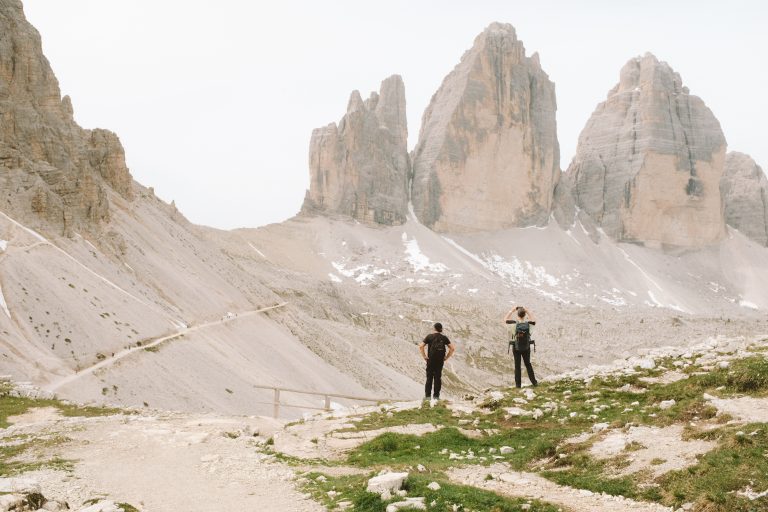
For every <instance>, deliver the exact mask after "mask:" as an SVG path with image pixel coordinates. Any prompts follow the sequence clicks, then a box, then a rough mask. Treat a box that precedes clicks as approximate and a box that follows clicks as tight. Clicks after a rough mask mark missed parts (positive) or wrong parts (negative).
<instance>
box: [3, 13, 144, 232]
mask: <svg viewBox="0 0 768 512" xmlns="http://www.w3.org/2000/svg"><path fill="white" fill-rule="evenodd" d="M0 119H1V120H2V121H1V122H0V184H2V185H1V186H2V190H3V192H4V197H3V200H2V203H0V209H2V210H3V211H6V212H8V213H11V214H13V215H16V216H17V217H19V218H21V219H23V220H24V221H25V222H28V223H29V224H31V225H33V226H35V227H38V228H39V229H41V230H42V231H45V232H54V233H64V234H71V233H73V232H74V231H90V230H94V229H98V226H99V223H100V222H102V221H105V220H108V219H109V192H108V191H109V189H110V188H111V189H113V190H114V191H115V192H117V193H118V194H119V195H121V196H123V197H124V198H126V199H128V200H130V199H132V198H133V190H132V186H133V180H132V178H131V175H130V173H129V171H128V168H127V166H126V164H125V155H124V152H123V148H122V146H121V144H120V141H119V140H118V138H117V136H116V135H115V134H113V133H111V132H108V131H106V130H85V129H82V128H81V127H80V126H78V125H77V123H75V121H74V119H73V112H72V104H71V101H70V99H69V97H67V96H65V97H63V98H62V97H61V92H60V90H59V84H58V81H57V80H56V77H55V76H54V74H53V71H52V70H51V67H50V65H49V63H48V60H47V59H46V58H45V56H44V55H43V52H42V47H41V41H40V35H39V34H38V32H37V30H35V28H34V27H32V25H30V24H29V23H28V22H27V21H26V19H25V17H24V11H23V8H22V4H21V2H20V1H18V0H0Z"/></svg>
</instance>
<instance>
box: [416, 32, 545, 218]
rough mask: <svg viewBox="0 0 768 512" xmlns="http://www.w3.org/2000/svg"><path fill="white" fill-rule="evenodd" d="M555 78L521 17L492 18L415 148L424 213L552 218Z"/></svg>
mask: <svg viewBox="0 0 768 512" xmlns="http://www.w3.org/2000/svg"><path fill="white" fill-rule="evenodd" d="M555 110H556V102H555V86H554V84H553V83H552V82H551V81H550V80H549V77H548V76H547V75H546V73H544V72H543V71H542V70H541V66H540V64H539V59H538V56H535V57H526V55H525V47H524V46H523V43H522V41H519V40H518V39H517V35H516V33H515V29H514V28H513V27H512V25H509V24H502V23H492V24H491V25H490V26H489V27H488V28H486V29H485V30H484V31H483V32H482V33H481V34H480V35H478V36H477V38H475V41H474V45H473V46H472V48H471V49H470V50H469V51H467V52H466V53H465V54H464V55H463V56H462V58H461V61H460V62H459V64H458V65H457V66H456V67H455V68H454V69H453V71H451V72H450V73H449V74H448V76H446V78H445V79H444V80H443V83H442V85H441V86H440V88H439V90H438V91H437V93H435V95H434V96H433V97H432V101H431V102H430V104H429V106H428V107H427V110H426V112H425V113H424V117H423V120H422V126H421V132H420V134H419V142H418V144H417V146H416V149H415V150H414V152H413V186H412V198H413V205H414V210H415V213H416V215H417V216H418V218H419V219H420V220H421V222H423V223H424V224H426V225H427V226H429V227H431V228H433V229H435V230H437V231H448V232H471V231H484V230H497V229H506V228H511V227H515V226H525V225H530V224H541V223H544V222H546V220H547V219H548V217H549V214H550V211H551V201H552V192H553V189H554V186H555V184H556V183H557V180H558V178H559V174H560V170H559V158H560V154H559V147H558V143H557V134H556V122H555Z"/></svg>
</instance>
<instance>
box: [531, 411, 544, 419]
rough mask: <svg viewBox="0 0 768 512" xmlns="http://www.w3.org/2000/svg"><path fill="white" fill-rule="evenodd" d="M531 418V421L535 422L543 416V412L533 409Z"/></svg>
mask: <svg viewBox="0 0 768 512" xmlns="http://www.w3.org/2000/svg"><path fill="white" fill-rule="evenodd" d="M531 416H532V417H533V419H535V420H537V419H539V418H541V417H542V416H544V411H542V410H541V409H534V411H533V414H531Z"/></svg>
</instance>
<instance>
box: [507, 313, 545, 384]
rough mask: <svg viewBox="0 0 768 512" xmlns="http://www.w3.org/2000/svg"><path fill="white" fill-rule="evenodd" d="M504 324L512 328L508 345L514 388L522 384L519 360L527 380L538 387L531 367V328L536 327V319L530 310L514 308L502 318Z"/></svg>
mask: <svg viewBox="0 0 768 512" xmlns="http://www.w3.org/2000/svg"><path fill="white" fill-rule="evenodd" d="M504 323H505V324H508V325H513V326H514V328H510V329H509V334H510V340H509V343H510V345H512V355H513V356H514V358H515V387H518V388H519V387H521V384H522V371H521V369H520V359H521V358H522V360H523V362H524V363H525V369H526V371H527V372H528V380H530V381H531V384H532V385H534V386H536V385H538V382H537V381H536V376H535V375H534V374H533V366H531V342H532V340H531V326H532V325H536V318H534V316H533V313H532V312H531V311H530V310H527V309H525V308H524V307H523V306H515V307H514V308H513V309H512V310H510V312H509V313H507V316H505V317H504Z"/></svg>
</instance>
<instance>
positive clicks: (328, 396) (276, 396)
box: [253, 385, 407, 418]
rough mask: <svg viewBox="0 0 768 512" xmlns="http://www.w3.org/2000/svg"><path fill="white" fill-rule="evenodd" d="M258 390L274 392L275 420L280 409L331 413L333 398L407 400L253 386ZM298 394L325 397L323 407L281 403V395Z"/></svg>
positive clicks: (373, 400) (379, 400) (372, 400)
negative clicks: (287, 408) (282, 393)
mask: <svg viewBox="0 0 768 512" xmlns="http://www.w3.org/2000/svg"><path fill="white" fill-rule="evenodd" d="M253 387H254V388H256V389H270V390H272V392H273V399H272V403H271V405H272V416H273V417H274V418H278V417H279V416H280V407H281V406H282V407H289V408H292V409H309V410H315V411H330V410H331V398H341V399H344V400H354V401H356V402H373V403H378V402H405V401H407V399H402V400H400V399H395V398H375V397H365V396H352V395H342V394H339V393H323V392H320V391H307V390H304V389H291V388H281V387H276V386H257V385H254V386H253ZM281 392H284V393H296V394H299V395H310V396H321V397H323V407H313V406H311V405H297V404H288V403H280V393H281ZM256 404H257V405H270V404H269V402H256Z"/></svg>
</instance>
